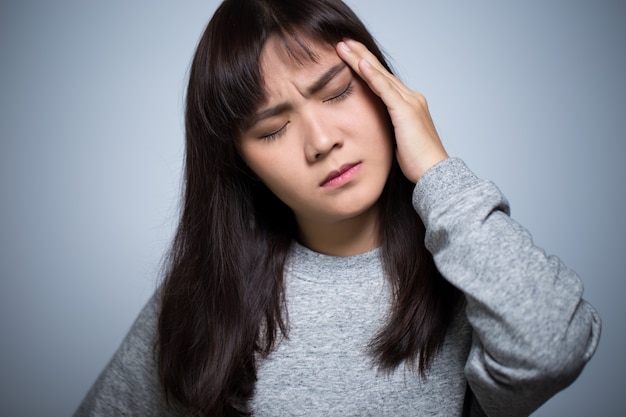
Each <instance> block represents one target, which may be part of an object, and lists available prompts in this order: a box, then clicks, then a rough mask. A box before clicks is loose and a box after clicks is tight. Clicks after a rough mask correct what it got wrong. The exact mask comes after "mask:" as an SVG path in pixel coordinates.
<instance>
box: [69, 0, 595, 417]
mask: <svg viewBox="0 0 626 417" xmlns="http://www.w3.org/2000/svg"><path fill="white" fill-rule="evenodd" d="M186 137H187V143H186V164H185V194H184V201H183V207H182V216H181V220H180V224H179V227H178V232H177V235H176V238H175V241H174V244H173V248H172V251H171V254H170V258H169V269H168V270H167V274H166V277H165V280H164V282H163V284H162V286H161V287H160V291H159V292H158V293H157V294H156V295H155V297H154V298H153V299H152V300H151V301H150V302H149V303H148V305H147V306H146V307H145V308H144V310H143V312H142V313H141V315H140V316H139V318H138V319H137V321H136V323H135V324H134V326H133V328H132V329H131V331H130V332H129V334H128V336H127V338H126V340H125V341H124V342H123V344H122V346H121V347H120V349H119V351H118V352H117V353H116V355H115V356H114V358H113V359H112V361H111V363H110V364H109V365H108V367H107V368H106V369H105V370H104V372H103V373H102V375H101V376H100V378H99V379H98V381H97V382H96V383H95V385H94V387H93V388H92V390H91V391H90V392H89V394H88V395H87V397H86V398H85V400H84V402H83V404H82V405H81V407H80V408H79V410H78V411H77V413H76V415H77V416H83V415H146V416H174V415H194V416H195V415H202V416H240V415H248V414H253V415H256V416H292V415H306V416H317V415H319V416H330V415H338V416H339V415H341V416H345V415H373V416H382V415H393V416H404V415H407V416H421V415H428V416H430V415H441V416H460V415H489V416H524V415H528V414H530V413H531V412H532V411H534V410H535V409H536V408H537V407H539V406H540V405H541V404H542V403H543V402H545V401H546V400H547V399H548V398H550V397H551V396H552V395H553V394H554V393H556V392H557V391H559V390H561V389H563V388H564V387H566V386H567V385H568V384H570V383H571V382H572V381H573V380H574V379H575V378H576V376H577V375H578V374H579V373H580V372H581V370H582V368H583V367H584V365H585V363H586V362H587V361H588V360H589V359H590V357H591V355H592V354H593V352H594V350H595V348H596V345H597V343H598V340H599V334H600V320H599V318H598V316H597V314H596V312H595V311H594V310H593V308H592V307H591V306H590V305H589V304H587V303H586V302H585V301H584V300H583V299H582V298H581V297H582V285H581V282H580V279H579V278H578V277H577V276H576V274H575V273H574V272H572V271H571V270H569V269H568V268H567V267H566V266H565V265H563V264H562V263H561V261H560V260H559V259H557V258H555V257H549V256H546V255H545V253H544V252H543V251H542V250H540V249H538V248H537V247H535V246H534V245H533V243H532V240H531V237H530V235H529V234H528V233H527V232H526V231H525V230H524V229H523V228H522V227H521V226H520V225H518V224H517V223H515V222H514V221H513V220H511V218H510V217H508V205H507V202H506V200H505V199H504V197H503V196H502V195H501V193H500V192H499V191H498V189H497V188H496V187H495V186H494V185H493V184H492V183H490V182H487V181H483V180H480V179H478V178H477V177H476V176H475V175H474V174H473V173H472V172H471V171H470V170H469V169H468V168H467V167H466V166H465V164H464V163H463V162H462V161H461V160H459V159H457V158H449V157H448V155H447V154H446V151H445V149H444V147H443V146H442V144H441V142H440V140H439V137H438V135H437V132H436V130H435V128H434V125H433V122H432V120H431V117H430V115H429V112H428V106H427V103H426V101H425V99H424V97H422V96H421V95H420V94H418V93H415V92H413V91H411V90H409V89H408V88H407V87H406V86H404V85H403V84H402V83H401V82H400V81H399V80H398V79H397V78H396V77H394V76H393V75H392V73H391V72H390V69H389V67H388V66H387V64H386V63H385V59H384V57H383V55H382V54H381V52H380V50H379V49H378V47H377V46H376V43H375V41H374V40H373V39H372V37H371V35H370V34H369V33H368V31H367V30H366V28H365V27H364V26H363V24H362V23H361V22H360V21H359V19H358V18H357V17H356V16H355V15H354V14H353V12H352V11H351V10H350V9H349V8H348V7H347V6H346V5H345V4H343V3H341V2H340V1H339V0H297V1H296V0H226V1H225V2H224V3H223V4H222V5H221V6H220V7H219V9H218V10H217V11H216V13H215V15H214V16H213V18H212V20H211V22H210V23H209V25H208V27H207V29H206V31H205V33H204V35H203V37H202V39H201V41H200V43H199V45H198V48H197V51H196V55H195V58H194V61H193V65H192V69H191V74H190V80H189V86H188V90H187V112H186Z"/></svg>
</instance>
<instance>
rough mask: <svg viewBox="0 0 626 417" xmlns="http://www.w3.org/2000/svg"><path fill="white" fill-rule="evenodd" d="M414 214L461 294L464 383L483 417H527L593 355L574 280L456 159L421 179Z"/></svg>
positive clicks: (592, 335) (594, 326)
mask: <svg viewBox="0 0 626 417" xmlns="http://www.w3.org/2000/svg"><path fill="white" fill-rule="evenodd" d="M413 204H414V206H415V208H416V210H417V211H418V213H419V215H420V217H421V218H422V220H423V222H424V224H425V226H426V238H425V243H426V247H427V248H428V250H429V251H430V252H431V253H432V254H433V257H434V259H435V263H436V265H437V268H438V269H439V270H440V272H441V273H442V275H443V276H444V277H445V278H446V279H447V280H448V281H449V282H451V283H452V284H453V285H454V286H456V287H457V288H459V289H460V290H461V291H463V293H464V294H465V298H466V300H467V307H466V315H467V318H468V321H469V323H470V325H471V326H472V329H473V337H472V346H471V349H470V353H469V356H468V359H467V363H466V365H465V374H466V377H467V380H468V383H469V384H470V386H471V388H472V391H473V392H474V395H475V396H476V399H477V401H478V402H479V404H480V405H481V407H482V409H483V410H484V412H485V413H486V414H487V415H488V416H492V417H493V416H527V415H529V414H530V413H532V412H533V411H534V410H536V409H537V408H538V407H539V406H540V405H541V404H543V403H544V402H545V401H547V400H548V399H549V398H550V397H551V396H553V395H554V394H555V393H556V392H558V391H559V390H561V389H563V388H565V387H566V386H568V385H569V384H570V383H571V382H572V381H574V379H576V377H577V376H578V375H579V374H580V372H581V371H582V369H583V367H584V365H585V364H586V363H587V361H589V359H590V358H591V356H592V355H593V353H594V351H595V349H596V346H597V344H598V341H599V338H600V327H601V325H600V318H599V316H598V314H597V313H596V311H595V310H594V309H593V308H592V307H591V306H590V305H589V304H588V303H587V302H586V301H585V300H583V299H582V293H583V287H582V283H581V281H580V279H579V277H578V276H577V275H576V273H575V272H573V271H572V270H571V269H569V268H568V267H567V266H565V265H564V264H563V263H562V262H561V261H560V260H559V259H558V258H557V257H554V256H548V255H546V253H545V252H544V251H543V250H541V249H540V248H538V247H536V246H535V245H534V244H533V241H532V238H531V236H530V234H529V233H528V232H527V231H526V230H525V229H524V228H523V227H521V226H520V225H519V224H518V223H516V222H515V221H514V220H512V219H511V218H510V217H509V206H508V202H507V201H506V199H505V198H504V197H503V196H502V194H501V193H500V191H499V190H498V189H497V188H496V186H495V185H494V184H493V183H491V182H489V181H484V180H480V179H478V178H477V177H476V176H475V175H474V174H473V173H472V172H471V171H470V170H469V169H468V168H467V167H466V165H465V164H464V163H463V162H462V161H461V160H460V159H457V158H450V159H447V160H444V161H442V162H440V163H439V164H437V165H435V166H434V167H432V168H431V169H430V170H429V171H428V172H427V173H426V174H425V175H424V176H423V177H422V179H420V181H419V182H418V184H417V185H416V187H415V191H414V194H413Z"/></svg>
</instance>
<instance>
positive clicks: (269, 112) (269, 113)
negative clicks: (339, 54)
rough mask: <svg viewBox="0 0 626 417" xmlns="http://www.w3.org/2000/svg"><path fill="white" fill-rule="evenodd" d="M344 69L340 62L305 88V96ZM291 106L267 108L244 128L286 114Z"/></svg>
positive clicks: (278, 105) (281, 104)
mask: <svg viewBox="0 0 626 417" xmlns="http://www.w3.org/2000/svg"><path fill="white" fill-rule="evenodd" d="M344 68H346V63H345V62H341V63H339V64H337V65H335V66H333V67H331V68H329V69H328V70H326V71H325V72H324V73H323V74H322V75H321V76H320V77H319V78H318V79H317V80H315V82H314V83H313V84H311V86H310V87H309V88H307V91H306V94H307V96H312V95H314V94H315V93H317V92H319V91H320V90H322V89H323V88H324V87H325V86H326V84H328V83H329V82H330V81H331V80H332V79H333V78H335V77H336V76H337V75H338V74H339V73H340V72H341V71H342V70H343V69H344ZM292 108H293V106H292V105H291V104H289V103H280V104H277V105H276V106H272V107H269V108H267V109H264V110H261V111H260V112H257V113H255V114H254V115H253V116H252V117H251V118H250V120H249V121H248V123H246V128H250V127H252V126H254V125H255V124H257V123H259V122H260V121H261V120H264V119H269V118H270V117H273V116H276V115H279V114H281V113H284V112H287V111H289V110H291V109H292Z"/></svg>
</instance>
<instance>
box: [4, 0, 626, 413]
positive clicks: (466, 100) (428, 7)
mask: <svg viewBox="0 0 626 417" xmlns="http://www.w3.org/2000/svg"><path fill="white" fill-rule="evenodd" d="M350 4H351V5H352V6H353V7H354V8H355V10H356V11H357V13H359V14H360V16H361V17H362V18H363V19H364V21H365V22H366V23H367V24H368V25H369V27H370V28H371V30H372V31H373V33H374V34H375V36H377V38H378V40H379V41H380V43H381V44H382V45H383V47H384V48H385V50H386V51H387V52H388V53H389V55H391V56H392V57H393V62H394V64H395V67H396V69H397V72H398V73H399V75H400V76H401V77H402V78H403V79H404V80H405V81H406V82H407V84H409V86H410V87H412V88H413V89H416V90H419V91H421V92H423V93H424V94H425V95H426V97H427V98H428V99H429V102H430V105H431V111H432V114H433V117H434V119H435V121H436V124H437V126H438V128H439V131H440V134H441V136H442V138H443V140H444V143H445V144H446V146H447V148H448V150H449V152H450V153H451V154H453V155H458V156H461V157H462V158H464V159H465V160H466V162H467V163H468V164H469V165H470V167H472V168H473V169H474V170H475V172H476V173H478V174H479V175H480V176H482V177H485V178H489V179H492V180H494V181H495V182H496V183H497V184H498V185H499V186H500V188H501V189H502V190H503V191H504V192H505V194H506V195H507V196H508V197H509V199H510V201H511V203H512V207H513V217H515V218H516V219H517V220H519V221H520V222H521V223H522V224H524V225H525V226H526V227H528V228H529V229H530V230H531V231H532V232H533V235H534V237H535V240H536V242H537V243H538V244H539V245H540V246H542V247H544V248H545V249H546V250H547V251H548V252H549V253H556V254H558V255H559V256H560V257H561V258H562V259H564V261H565V262H566V263H567V264H568V265H570V266H571V267H572V268H574V269H575V270H577V271H578V272H579V273H580V274H581V276H582V277H583V279H584V282H585V285H586V298H587V299H588V300H590V301H591V302H592V303H593V304H594V305H595V306H596V307H597V308H598V310H599V311H600V313H601V315H602V317H603V319H604V332H603V337H602V341H601V343H600V347H599V349H598V352H597V354H596V356H595V357H594V358H593V360H592V361H591V362H590V363H589V365H588V367H587V368H586V370H585V372H584V373H583V375H582V376H581V377H580V378H579V379H578V380H577V382H575V383H574V384H573V385H572V386H571V387H570V388H568V389H567V390H565V391H564V392H562V393H561V394H559V395H557V396H556V397H555V398H554V399H552V400H551V401H550V402H549V403H548V404H547V405H546V406H545V407H544V408H542V410H540V411H539V412H537V413H536V415H537V416H588V415H594V416H617V415H621V413H620V411H621V412H623V410H624V409H625V408H626V392H624V388H623V383H622V379H623V375H624V373H625V372H626V366H625V365H624V360H623V356H622V355H623V352H624V350H625V347H626V344H625V338H624V331H623V325H622V323H623V320H624V318H625V307H624V304H623V302H622V299H623V297H624V288H625V284H624V278H625V276H624V275H625V274H624V272H623V263H624V260H625V258H626V253H625V249H626V222H625V221H624V220H623V218H622V216H623V211H624V205H625V203H626V201H625V191H624V179H626V172H625V168H624V164H623V159H624V157H625V156H626V153H625V150H626V147H625V146H626V145H624V142H625V139H626V137H625V136H626V135H625V134H624V121H625V119H626V114H625V109H626V104H625V98H626V83H625V80H624V74H626V52H625V50H626V48H625V46H624V45H625V40H626V6H625V4H624V2H621V1H612V2H611V1H591V0H589V1H585V2H581V1H524V2H521V1H518V2H515V3H514V4H508V3H507V4H506V5H505V4H504V2H499V1H490V2H489V1H477V2H458V3H456V2H446V1H412V2H407V1H406V0H386V1H374V0H368V1H364V0H358V1H357V0H352V1H351V3H350ZM216 5H217V2H216V1H204V2H201V1H191V0H190V1H186V2H174V1H170V2H154V1H147V0H137V1H120V0H115V1H106V2H92V1H78V0H57V1H54V2H44V1H33V0H21V1H17V0H14V1H9V2H7V1H3V2H2V3H1V4H0V71H1V77H0V106H1V107H0V109H1V110H0V139H1V142H0V193H1V198H2V200H1V201H2V203H1V205H0V278H1V281H0V337H1V342H0V349H1V351H0V415H2V416H36V415H42V416H43V415H45V416H64V415H65V416H66V415H69V414H71V413H72V412H73V410H74V409H75V407H76V406H77V405H78V403H79V401H80V400H81V398H82V397H83V395H84V394H85V392H86V390H87V389H88V387H89V385H90V384H91V383H92V382H93V381H94V379H95V378H96V376H97V374H98V372H99V371H100V370H101V369H102V367H104V366H105V364H106V362H107V361H108V359H109V358H110V356H111V355H112V353H113V352H114V350H115V349H116V347H117V346H118V344H119V343H120V341H121V339H122V338H123V336H124V334H125V332H126V331H127V329H128V327H129V326H130V324H131V322H132V321H133V319H134V317H135V316H136V314H137V313H138V311H139V310H140V308H141V307H142V305H143V303H144V302H145V301H146V300H147V298H148V297H149V295H150V294H151V292H152V291H153V289H154V287H155V285H156V282H157V279H158V276H159V269H160V263H161V257H162V255H163V252H164V250H165V248H166V247H167V244H168V241H169V239H170V238H171V235H172V232H173V228H174V226H175V220H176V213H177V199H178V194H179V188H180V173H181V159H182V156H183V128H182V126H183V123H182V114H183V107H182V102H183V96H184V88H185V78H186V75H187V71H188V66H189V62H190V59H191V56H192V54H193V50H194V47H195V44H196V42H197V39H198V37H199V36H200V33H201V31H202V30H203V28H204V25H205V24H206V22H207V21H208V19H209V18H210V16H211V14H212V13H213V11H214V9H215V7H216Z"/></svg>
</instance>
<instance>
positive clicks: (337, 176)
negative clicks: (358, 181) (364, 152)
mask: <svg viewBox="0 0 626 417" xmlns="http://www.w3.org/2000/svg"><path fill="white" fill-rule="evenodd" d="M361 164H362V163H361V162H356V163H352V164H345V165H342V166H341V167H340V168H339V169H338V170H335V171H332V172H330V173H329V174H328V175H327V176H326V178H324V180H323V181H322V182H321V183H320V187H332V186H338V185H343V184H345V183H346V182H347V181H349V180H350V179H351V178H352V177H353V176H354V175H355V174H356V173H357V171H358V170H359V169H360V168H361Z"/></svg>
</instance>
